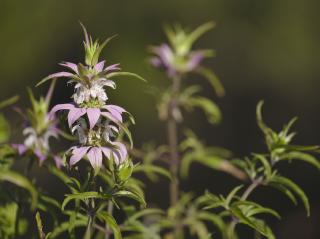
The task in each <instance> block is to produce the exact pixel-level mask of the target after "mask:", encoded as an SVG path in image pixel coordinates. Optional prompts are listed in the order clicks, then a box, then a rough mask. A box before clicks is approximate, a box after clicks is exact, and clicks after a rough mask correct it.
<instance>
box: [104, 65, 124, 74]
mask: <svg viewBox="0 0 320 239" xmlns="http://www.w3.org/2000/svg"><path fill="white" fill-rule="evenodd" d="M119 66H120V64H119V63H117V64H113V65H110V66H108V67H106V68H105V69H104V70H103V71H104V72H108V71H115V70H121V68H120V67H119Z"/></svg>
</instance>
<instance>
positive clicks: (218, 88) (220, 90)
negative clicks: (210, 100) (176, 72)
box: [197, 67, 225, 97]
mask: <svg viewBox="0 0 320 239" xmlns="http://www.w3.org/2000/svg"><path fill="white" fill-rule="evenodd" d="M197 72H198V73H199V74H201V75H203V77H204V78H205V79H207V80H208V81H209V82H210V84H211V85H212V88H213V89H214V90H215V92H216V94H217V95H218V96H219V97H222V96H224V95H225V90H224V87H223V85H222V84H221V82H220V80H219V78H218V77H217V76H216V74H215V73H214V72H213V71H211V70H210V69H208V68H205V67H199V68H198V69H197Z"/></svg>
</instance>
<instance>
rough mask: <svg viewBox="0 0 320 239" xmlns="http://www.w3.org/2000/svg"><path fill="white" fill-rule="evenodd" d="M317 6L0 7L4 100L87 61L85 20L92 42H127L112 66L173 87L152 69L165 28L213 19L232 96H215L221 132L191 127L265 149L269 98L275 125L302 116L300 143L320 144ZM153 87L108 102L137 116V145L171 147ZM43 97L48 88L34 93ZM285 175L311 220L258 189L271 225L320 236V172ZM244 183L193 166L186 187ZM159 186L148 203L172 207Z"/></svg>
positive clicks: (238, 0)
mask: <svg viewBox="0 0 320 239" xmlns="http://www.w3.org/2000/svg"><path fill="white" fill-rule="evenodd" d="M319 8H320V2H319V1H316V0H281V1H279V0H197V1H192V0H175V1H172V0H171V1H168V0H162V1H156V0H131V1H128V0H127V1H124V0H118V1H114V0H113V1H111V0H103V1H102V0H101V1H98V0H95V1H79V0H68V1H58V0H55V1H53V0H52V1H49V0H46V1H45V0H41V1H40V0H39V1H35V0H30V1H15V0H0V83H1V85H0V93H1V94H0V99H5V98H7V97H9V96H11V95H14V94H20V95H22V101H21V104H22V105H26V104H24V99H26V91H25V89H26V86H31V87H34V85H35V84H36V83H37V82H38V81H39V80H40V79H42V78H43V77H44V76H47V75H48V74H50V73H54V72H57V71H58V70H59V69H61V68H60V67H59V66H58V65H57V63H58V62H61V61H62V60H66V61H71V62H80V61H82V59H83V49H82V32H81V29H80V27H79V24H78V21H79V20H81V21H82V22H83V23H84V24H85V25H86V26H87V28H88V31H89V32H90V33H92V34H93V36H94V37H99V38H100V39H103V38H105V37H108V36H110V35H113V34H115V33H117V34H118V35H119V36H118V37H117V39H116V40H113V41H112V43H111V44H110V45H109V47H108V48H107V49H106V50H105V51H104V52H103V53H102V57H103V58H104V59H107V63H108V64H111V63H118V62H121V65H122V68H123V69H124V70H127V71H132V72H136V73H138V74H140V75H142V76H143V77H145V78H146V79H148V81H149V83H148V85H154V86H157V87H162V88H164V87H166V86H167V85H168V84H169V81H168V80H167V79H166V78H165V76H164V75H163V74H160V73H159V72H157V71H156V70H154V69H152V68H151V67H150V66H149V65H148V63H147V59H148V52H147V46H148V45H150V44H158V43H160V42H162V41H164V40H165V37H164V34H163V33H162V24H163V23H171V22H179V23H182V24H183V25H186V26H190V27H192V28H193V27H196V26H198V25H200V24H202V23H204V22H207V21H209V20H214V21H216V23H217V27H216V29H214V30H213V31H211V32H209V33H208V34H206V35H205V36H204V37H203V38H201V40H200V41H199V43H198V46H197V47H201V48H214V49H216V50H217V57H215V58H214V59H213V60H209V61H207V62H206V64H207V66H208V67H210V68H212V69H213V70H214V71H215V72H216V73H217V75H218V76H219V77H220V79H221V81H222V82H223V84H224V86H225V87H226V91H227V94H226V96H225V97H224V98H223V99H217V102H218V104H219V105H220V106H221V109H222V111H223V116H224V120H223V122H222V124H221V125H220V126H218V127H213V126H211V125H209V124H207V123H206V120H205V118H204V116H203V115H202V114H198V112H195V113H193V114H190V115H189V118H188V120H186V123H187V124H188V125H189V126H190V127H191V128H192V129H193V130H194V131H196V132H198V135H199V136H200V137H201V138H203V139H204V140H205V141H206V142H207V143H208V144H210V145H218V146H223V147H226V148H229V149H231V150H232V151H233V152H234V153H235V155H237V156H244V155H248V154H249V153H250V152H252V151H255V152H261V151H263V150H265V148H264V145H263V138H262V135H261V133H260V131H259V130H258V128H257V126H256V123H255V106H256V103H257V102H258V101H259V100H260V99H265V101H266V105H265V111H264V115H265V119H266V121H267V122H268V124H269V125H270V126H272V127H274V128H276V129H280V128H281V127H282V125H283V124H284V123H285V122H286V121H288V120H289V119H290V118H291V117H293V116H298V117H299V121H298V123H297V124H296V128H295V129H296V130H297V131H298V132H299V134H298V136H297V139H296V140H297V141H296V143H299V144H318V143H319V140H320V137H319V135H318V132H320V127H319V124H318V121H319V119H320V114H319V111H320V102H319V100H318V99H319V90H318V89H320V80H319V79H320V67H319V62H320V61H319V60H320V57H319V53H320V48H319V47H318V44H319V42H320V28H319ZM192 82H199V83H200V84H202V85H203V87H204V88H205V89H206V90H205V91H204V94H205V95H206V96H208V97H212V98H213V99H214V97H215V96H214V94H213V92H212V91H211V90H210V87H209V86H208V85H207V84H206V82H205V81H203V80H200V79H196V78H194V79H193V81H192ZM147 88H148V86H147V85H146V84H143V83H140V82H138V81H135V80H120V79H119V81H118V90H117V91H115V92H112V93H111V96H110V100H111V101H112V102H114V103H116V104H119V105H122V106H124V107H125V108H126V109H128V110H129V111H130V112H131V113H133V114H134V116H135V118H136V121H137V125H136V126H135V127H134V128H133V135H134V138H135V142H136V145H141V143H142V142H144V141H149V140H153V141H155V142H157V143H163V142H165V140H166V138H165V137H166V136H165V134H164V132H165V130H164V125H163V124H162V123H161V122H159V121H158V119H157V111H156V108H155V100H154V99H153V98H152V97H151V96H150V95H149V94H147V93H146V91H147ZM45 90H46V87H41V88H39V89H36V92H37V93H39V94H40V93H44V92H45ZM71 93H72V88H71V87H66V85H65V82H64V81H61V82H60V83H59V84H58V88H57V90H56V92H55V96H54V101H55V103H62V102H66V101H68V100H69V97H70V95H71ZM12 117H16V116H15V115H13V116H12ZM281 170H282V172H283V174H284V175H287V176H288V177H290V178H292V179H294V180H296V182H297V183H298V184H299V185H300V186H301V187H302V188H304V189H305V191H306V193H307V195H308V196H309V197H310V202H311V208H312V216H311V218H306V215H305V213H304V211H303V208H302V206H301V205H299V206H298V207H294V206H293V205H291V203H290V202H289V201H288V200H287V199H286V198H284V197H283V196H281V195H279V196H278V194H275V193H274V191H268V190H264V189H260V190H258V191H257V192H256V194H255V195H253V199H257V200H258V201H259V202H261V203H263V204H265V205H266V206H272V207H274V208H276V209H278V210H279V211H280V213H281V215H282V216H283V220H281V221H280V222H278V221H271V225H272V226H273V229H274V230H275V233H276V235H277V237H278V238H281V239H295V238H297V239H298V238H299V239H301V238H304V239H316V238H320V229H319V226H320V204H319V199H320V187H319V182H320V179H319V173H318V172H317V170H316V169H313V168H311V167H310V166H306V165H304V164H299V163H298V164H292V165H288V164H285V165H283V166H282V168H281ZM236 183H238V182H237V181H236V180H234V179H232V178H230V177H229V176H227V175H224V174H222V173H218V172H212V171H210V170H207V169H204V168H203V167H201V166H195V167H194V170H193V171H192V172H191V173H190V178H189V180H188V181H186V182H185V184H184V185H183V187H184V190H196V191H197V192H199V193H202V192H203V191H204V189H205V188H208V189H209V190H211V191H213V192H216V193H226V192H228V191H229V190H230V189H231V188H232V187H233V186H234V185H236ZM52 188H54V185H52ZM152 188H153V189H149V190H151V191H147V196H148V198H147V200H148V201H155V202H157V203H160V202H161V204H164V205H165V204H166V201H167V200H168V198H167V193H166V192H167V191H166V189H167V188H166V184H165V182H161V183H160V184H159V185H158V186H153V187H152Z"/></svg>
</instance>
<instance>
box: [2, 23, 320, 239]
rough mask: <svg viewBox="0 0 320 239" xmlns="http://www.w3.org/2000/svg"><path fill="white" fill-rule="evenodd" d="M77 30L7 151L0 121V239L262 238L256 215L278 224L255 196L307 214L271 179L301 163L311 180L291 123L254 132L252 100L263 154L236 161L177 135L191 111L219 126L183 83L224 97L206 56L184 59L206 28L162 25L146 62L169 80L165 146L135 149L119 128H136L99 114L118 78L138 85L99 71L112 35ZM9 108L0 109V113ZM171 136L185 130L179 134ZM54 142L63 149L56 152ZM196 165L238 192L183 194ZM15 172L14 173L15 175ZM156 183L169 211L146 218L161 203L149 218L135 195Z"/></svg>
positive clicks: (288, 186) (310, 152) (307, 149)
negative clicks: (71, 48) (62, 86)
mask: <svg viewBox="0 0 320 239" xmlns="http://www.w3.org/2000/svg"><path fill="white" fill-rule="evenodd" d="M81 26H82V29H83V32H84V42H83V44H84V49H85V52H84V53H85V60H84V63H78V64H75V63H72V62H62V63H60V65H61V66H62V67H64V68H65V69H66V70H65V71H61V72H57V73H54V74H51V75H49V76H48V77H46V78H44V79H43V80H41V81H40V82H39V84H38V86H40V85H42V84H44V83H46V82H48V81H51V85H50V87H49V90H48V93H47V94H46V96H45V97H39V98H38V99H37V97H35V96H34V94H33V93H32V91H31V90H30V89H28V94H29V98H30V102H31V107H30V108H28V109H27V110H22V109H20V108H17V107H13V108H14V109H15V111H16V112H18V113H19V114H20V115H21V116H22V117H23V119H24V123H23V129H22V130H21V132H22V134H20V136H21V137H22V138H23V140H16V139H13V140H11V137H10V135H11V132H12V131H13V130H12V129H11V127H10V124H9V123H8V121H7V120H6V118H5V117H4V115H3V114H2V113H1V114H0V181H1V184H0V238H4V239H12V238H21V237H26V236H27V237H28V238H30V236H29V235H32V236H31V238H40V239H51V238H52V239H53V238H72V239H75V238H84V239H90V238H92V239H93V238H95V239H102V238H104V239H111V238H115V239H121V238H126V239H135V238H139V239H140V238H141V239H161V238H163V239H184V238H200V239H209V238H217V237H218V238H224V239H237V238H242V234H241V231H240V232H239V230H238V228H239V225H245V226H247V227H249V228H250V229H253V231H254V236H255V238H262V237H266V238H269V239H273V238H275V235H274V233H273V232H272V229H271V227H270V226H269V225H268V224H267V221H268V220H264V219H265V217H264V215H269V216H273V217H276V218H278V219H280V214H279V213H278V212H277V211H276V210H274V209H272V208H269V207H266V206H264V205H262V204H260V203H258V202H256V201H254V200H253V199H251V198H250V197H251V195H252V193H254V192H255V190H256V189H257V188H258V187H260V186H263V187H270V188H273V189H276V190H278V191H280V192H281V193H283V194H284V195H286V196H287V197H288V198H289V199H290V200H291V201H292V202H293V203H294V204H296V203H297V199H300V200H301V201H302V203H303V205H304V207H305V209H306V212H307V215H310V211H311V210H310V204H309V201H308V198H307V196H306V194H305V193H304V191H303V189H302V188H300V187H299V186H298V185H297V184H296V183H295V182H294V181H293V180H291V179H289V178H287V177H286V176H283V175H282V174H280V169H279V168H278V165H279V164H280V163H282V162H284V161H289V162H291V161H293V160H300V161H303V162H306V163H308V164H310V165H312V166H314V167H315V168H317V169H318V170H319V169H320V162H319V160H318V159H317V158H316V156H315V155H316V154H317V153H318V152H319V147H318V146H300V145H295V144H292V141H293V138H294V136H295V133H292V132H291V131H290V130H291V127H292V126H293V124H294V122H295V121H296V118H294V119H293V120H291V121H290V122H289V123H288V124H286V125H285V126H284V128H283V129H282V130H281V131H280V132H279V133H278V132H276V131H274V130H273V129H271V128H270V127H268V126H267V125H266V123H265V122H264V120H263V117H262V106H263V101H261V102H259V103H258V106H257V112H256V117H257V123H258V126H259V128H260V129H261V131H262V132H263V135H264V137H265V143H266V146H267V151H266V152H265V153H252V154H250V156H248V157H245V158H244V159H237V158H235V157H234V156H233V154H232V153H231V151H230V150H227V149H225V148H223V147H216V146H211V145H207V144H206V143H205V142H203V141H202V140H201V137H199V136H198V135H197V134H196V133H195V132H194V131H193V130H192V129H189V128H188V127H187V126H186V121H185V120H184V119H185V118H186V117H187V112H190V111H192V110H196V109H200V110H202V111H203V112H204V113H205V116H206V118H207V119H208V122H209V123H210V124H212V125H216V124H218V123H219V122H220V121H221V120H222V114H221V111H220V109H219V107H218V105H217V104H216V103H215V102H214V101H213V100H212V99H211V98H209V97H204V96H203V95H201V87H200V86H199V84H193V85H190V84H189V83H188V81H186V79H187V78H189V76H190V75H192V74H197V75H198V76H201V77H202V78H204V79H206V80H208V82H209V84H210V85H211V86H212V88H213V91H214V92H215V94H216V95H217V96H218V97H222V96H224V94H225V90H224V88H223V86H222V84H221V82H220V80H219V79H218V77H217V76H216V74H215V73H214V72H213V71H212V70H211V69H209V68H207V67H205V66H204V65H205V62H204V60H205V59H207V58H209V57H212V56H214V51H212V50H196V49H194V45H195V43H196V41H197V40H198V39H199V38H200V37H201V36H203V35H204V34H205V33H206V32H207V31H209V30H211V29H212V28H213V27H214V23H212V22H209V23H206V24H203V25H201V26H200V27H198V28H196V29H195V30H194V31H187V30H185V29H184V28H183V27H182V26H180V25H178V24H176V25H174V26H173V27H170V26H166V27H165V33H166V35H167V38H168V41H169V43H163V44H161V45H160V46H152V47H150V48H149V49H150V52H151V54H152V56H151V59H150V63H151V64H152V65H153V66H154V67H155V68H156V69H159V70H164V72H165V75H164V77H166V78H168V79H169V86H168V88H167V89H165V90H163V91H161V92H160V93H159V94H157V95H156V97H157V100H158V104H157V108H158V112H159V119H160V120H162V121H163V122H165V124H166V128H167V143H163V144H160V145H157V144H155V143H145V144H143V145H142V146H141V147H140V148H138V147H136V146H134V144H133V139H132V136H131V132H130V129H129V127H130V126H131V125H133V124H135V121H134V118H133V116H132V115H131V114H130V113H129V112H128V111H127V110H126V109H124V108H123V107H121V106H118V105H114V104H109V100H110V99H109V92H108V91H109V90H110V89H113V90H115V89H116V81H115V80H114V79H115V78H117V77H133V78H137V79H140V80H142V81H145V80H144V79H143V78H142V77H140V76H139V75H137V74H134V73H131V72H124V71H122V70H121V68H120V64H118V63H117V64H110V65H107V62H106V61H105V60H100V54H101V52H102V50H103V49H104V47H106V46H107V45H108V44H109V42H110V41H111V40H112V39H113V38H114V36H113V37H110V38H108V39H106V40H105V41H103V42H102V43H100V42H99V41H98V40H96V41H94V40H93V38H92V37H91V36H90V35H89V34H88V32H87V30H86V28H85V27H84V26H83V25H82V24H81ZM61 79H65V80H67V83H69V84H70V85H72V87H73V89H74V91H73V94H72V96H71V99H72V100H71V102H60V103H59V104H57V105H54V106H51V98H52V95H53V93H54V89H55V85H56V82H57V81H58V80H61ZM158 92H159V91H158ZM17 100H18V98H17V97H13V98H10V99H8V100H6V101H3V102H2V103H0V110H2V109H3V108H5V107H8V106H10V105H13V104H15V103H16V101H17ZM182 127H184V128H186V129H185V130H183V131H182V130H181V129H182ZM51 139H55V140H54V141H53V140H51ZM62 140H64V141H62ZM61 141H62V142H65V143H63V145H55V144H59V142H61ZM17 142H22V143H17ZM61 148H63V149H61ZM59 149H60V151H59ZM35 162H36V163H35ZM195 163H198V164H201V165H203V166H205V167H207V168H209V169H211V170H214V171H220V172H223V173H224V174H226V175H230V176H231V177H233V178H235V179H237V180H240V184H239V185H238V186H236V187H234V188H233V189H232V190H230V193H229V194H228V195H227V196H223V195H216V193H214V192H209V191H208V190H207V188H205V187H204V188H203V189H201V190H203V191H205V193H203V194H202V195H197V194H196V193H195V192H192V191H191V192H190V191H185V190H184V189H183V187H182V182H183V181H184V180H186V179H188V177H190V174H189V172H190V170H191V167H192V166H193V165H194V164H195ZM15 165H18V166H20V167H21V165H22V168H25V170H23V172H22V171H21V172H20V171H19V172H17V171H16V170H14V166H15ZM35 171H37V174H35V173H34V172H35ZM43 174H45V175H48V176H50V180H51V178H52V180H59V181H60V183H62V184H61V185H60V186H61V187H63V188H64V189H63V190H64V191H67V193H60V195H55V194H53V192H50V187H47V186H45V187H44V186H42V184H41V175H43ZM162 177H164V178H166V180H167V181H166V182H168V184H169V185H168V193H167V195H168V201H169V206H168V207H166V208H164V207H162V208H157V207H156V205H157V204H160V203H161V202H152V204H153V205H154V207H150V204H151V203H149V204H148V205H147V203H146V200H145V195H144V191H145V190H148V186H149V185H150V183H151V184H152V185H155V184H156V183H157V182H158V180H160V179H161V178H162ZM148 181H150V182H148ZM207 183H208V182H204V183H203V185H205V186H207ZM59 192H60V191H59ZM54 193H55V192H54ZM63 195H64V197H63V198H62V196H63ZM60 196H61V197H60ZM249 198H250V199H249ZM147 201H148V200H147ZM30 215H33V216H34V217H35V220H36V228H35V227H33V226H32V225H33V223H30V222H29V221H28V220H27V219H28V218H29V217H30ZM44 218H45V220H43V219H44ZM35 229H36V230H35ZM35 232H36V233H35ZM36 234H37V236H36Z"/></svg>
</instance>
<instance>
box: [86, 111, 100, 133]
mask: <svg viewBox="0 0 320 239" xmlns="http://www.w3.org/2000/svg"><path fill="white" fill-rule="evenodd" d="M87 115H88V119H89V123H90V129H93V127H94V126H95V125H96V124H97V122H98V120H99V118H100V115H101V111H100V109H96V108H89V109H87Z"/></svg>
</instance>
